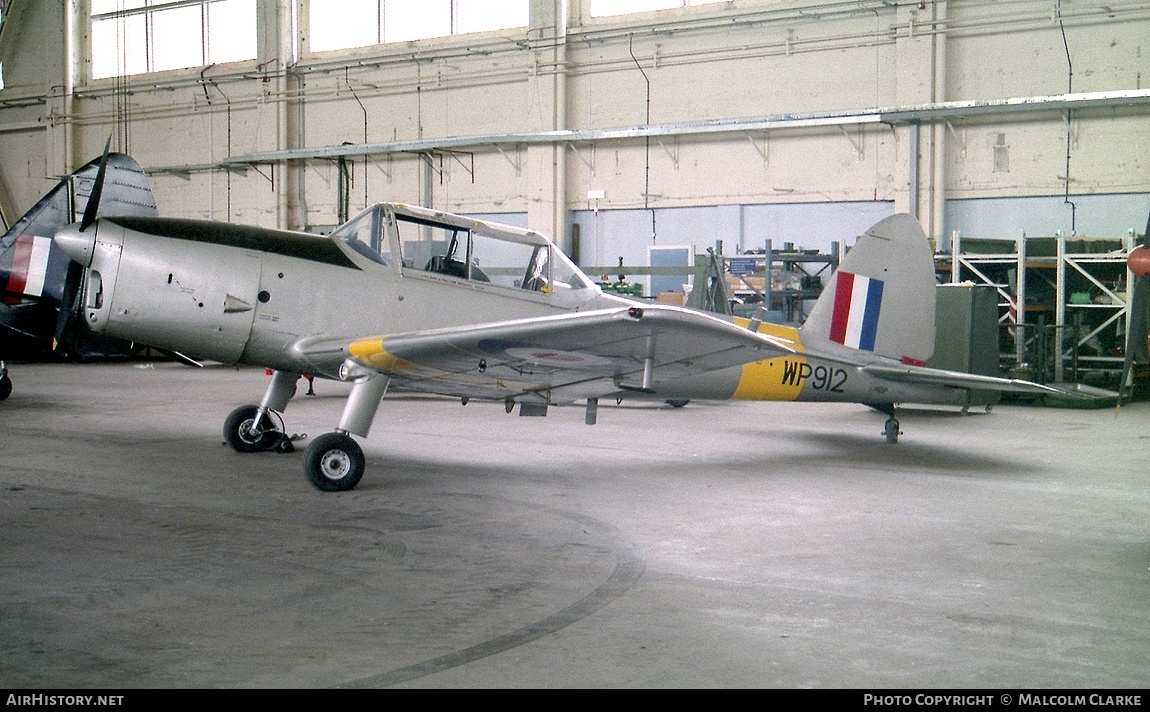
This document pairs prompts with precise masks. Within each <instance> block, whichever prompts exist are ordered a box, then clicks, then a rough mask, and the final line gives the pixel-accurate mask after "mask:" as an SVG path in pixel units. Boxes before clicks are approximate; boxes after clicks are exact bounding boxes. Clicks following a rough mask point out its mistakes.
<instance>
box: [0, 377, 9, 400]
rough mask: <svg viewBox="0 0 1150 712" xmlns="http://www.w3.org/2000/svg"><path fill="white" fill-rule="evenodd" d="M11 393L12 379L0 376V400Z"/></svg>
mask: <svg viewBox="0 0 1150 712" xmlns="http://www.w3.org/2000/svg"><path fill="white" fill-rule="evenodd" d="M10 395H12V379H11V378H9V377H7V376H4V377H3V378H0V400H6V399H7V398H8V396H10Z"/></svg>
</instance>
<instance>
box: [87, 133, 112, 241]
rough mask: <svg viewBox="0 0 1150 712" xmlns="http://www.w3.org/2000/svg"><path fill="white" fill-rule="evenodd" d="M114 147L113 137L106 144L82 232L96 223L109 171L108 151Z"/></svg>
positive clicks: (89, 197) (89, 198)
mask: <svg viewBox="0 0 1150 712" xmlns="http://www.w3.org/2000/svg"><path fill="white" fill-rule="evenodd" d="M111 147H112V137H111V136H109V137H108V142H107V143H105V144H104V155H103V157H102V158H100V168H99V170H97V171H96V182H95V183H94V184H93V185H92V194H91V195H89V196H88V204H87V205H85V206H84V217H83V219H81V220H80V232H83V231H85V230H87V229H88V228H89V227H90V226H91V225H92V223H94V222H96V213H97V212H98V211H99V210H100V194H101V193H103V192H104V174H105V173H106V172H107V170H108V149H109V148H111Z"/></svg>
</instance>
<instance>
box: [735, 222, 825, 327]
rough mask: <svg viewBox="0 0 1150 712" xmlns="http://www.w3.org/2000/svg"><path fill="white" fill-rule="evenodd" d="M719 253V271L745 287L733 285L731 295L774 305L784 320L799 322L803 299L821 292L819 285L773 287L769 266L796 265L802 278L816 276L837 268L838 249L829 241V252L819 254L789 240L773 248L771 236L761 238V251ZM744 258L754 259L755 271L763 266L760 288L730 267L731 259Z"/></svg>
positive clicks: (743, 274)
mask: <svg viewBox="0 0 1150 712" xmlns="http://www.w3.org/2000/svg"><path fill="white" fill-rule="evenodd" d="M721 257H722V260H723V266H724V269H723V272H724V273H725V274H730V275H732V276H735V277H738V278H739V281H740V282H742V284H743V286H744V287H745V289H736V290H735V296H743V297H746V298H749V299H751V300H753V304H757V305H765V306H766V308H767V309H772V308H773V307H775V306H776V305H778V306H779V309H778V311H780V312H781V313H782V315H783V318H784V319H785V320H786V321H788V322H792V323H801V322H802V321H803V320H804V319H805V318H806V314H805V313H804V312H803V310H802V304H803V302H804V301H807V300H813V299H817V298H818V296H819V294H821V293H822V286H821V285H820V286H819V287H808V286H800V289H798V290H794V289H777V288H776V286H775V285H773V284H772V283H771V270H772V269H773V268H775V267H781V268H782V269H784V270H796V269H797V270H798V271H799V272H800V274H801V277H803V278H808V279H809V278H813V277H820V276H821V275H822V273H823V272H828V274H829V273H830V272H833V271H834V270H836V269H838V266H839V261H840V260H841V259H842V252H841V245H840V243H838V242H832V243H831V250H830V253H828V254H821V253H819V252H818V251H817V250H813V251H812V250H803V249H801V248H799V249H796V248H795V247H794V245H793V244H792V243H790V242H787V243H784V244H783V249H782V250H775V249H774V245H773V244H772V241H771V240H764V241H763V251H762V252H744V253H742V254H739V255H734V256H726V255H721ZM748 260H749V261H753V262H754V264H755V268H756V269H755V274H758V269H757V268H758V266H759V265H760V264H761V265H762V266H763V272H762V274H763V288H762V289H761V290H760V289H758V288H756V287H755V285H753V284H751V282H750V281H748V280H747V278H746V276H745V275H746V273H737V272H736V271H733V270H732V269H731V267H732V265H733V264H734V263H736V262H739V261H748ZM807 265H815V266H817V269H815V270H813V271H811V270H810V269H808V267H807ZM740 272H741V270H740ZM796 310H797V314H796Z"/></svg>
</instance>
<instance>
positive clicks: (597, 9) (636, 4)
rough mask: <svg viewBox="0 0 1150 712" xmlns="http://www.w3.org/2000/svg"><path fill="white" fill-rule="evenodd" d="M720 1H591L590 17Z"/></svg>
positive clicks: (717, 0)
mask: <svg viewBox="0 0 1150 712" xmlns="http://www.w3.org/2000/svg"><path fill="white" fill-rule="evenodd" d="M721 1H722V0H591V16H592V17H604V16H607V15H629V14H631V13H633V12H651V11H652V10H669V9H671V8H675V7H690V6H694V5H710V4H712V3H716V2H721Z"/></svg>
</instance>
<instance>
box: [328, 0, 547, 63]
mask: <svg viewBox="0 0 1150 712" xmlns="http://www.w3.org/2000/svg"><path fill="white" fill-rule="evenodd" d="M527 5H528V0H323V2H319V1H318V0H311V4H310V8H311V12H310V19H309V23H310V32H309V34H308V46H309V48H310V49H311V51H313V52H324V51H327V50H333V49H346V48H349V47H365V46H368V45H375V44H383V43H385V42H404V41H407V40H420V39H427V38H430V37H446V36H448V35H461V34H466V33H469V32H486V31H489V30H502V29H508V28H512V27H525V26H526V25H527Z"/></svg>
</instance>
